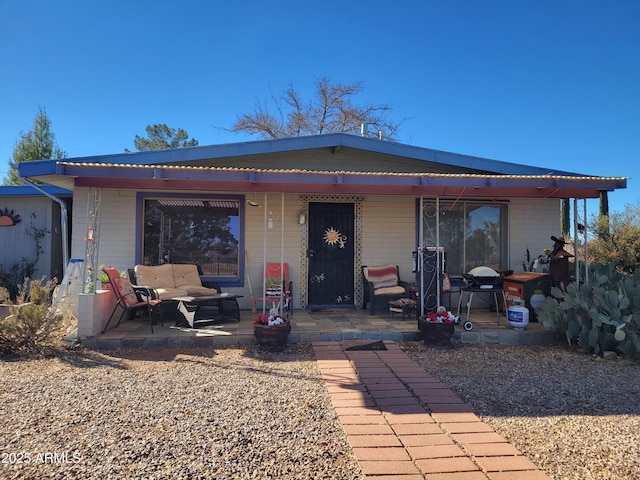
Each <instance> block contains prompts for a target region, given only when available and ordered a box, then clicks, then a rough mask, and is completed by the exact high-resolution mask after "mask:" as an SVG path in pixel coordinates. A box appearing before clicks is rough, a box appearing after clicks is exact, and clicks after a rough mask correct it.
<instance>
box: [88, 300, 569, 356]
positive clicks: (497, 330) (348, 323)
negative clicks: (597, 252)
mask: <svg viewBox="0 0 640 480" xmlns="http://www.w3.org/2000/svg"><path fill="white" fill-rule="evenodd" d="M255 316H256V314H253V313H251V311H250V310H241V311H240V322H238V321H236V320H229V321H223V322H219V323H215V324H213V325H210V326H207V327H204V328H199V329H191V328H184V327H176V326H175V325H174V323H173V322H165V324H164V326H161V325H154V333H151V328H150V326H149V323H148V321H147V320H145V321H142V320H131V321H125V322H123V323H121V324H120V325H119V326H118V327H117V328H112V329H110V330H108V331H107V332H105V333H104V334H100V335H97V336H95V337H92V338H88V339H84V340H82V345H83V346H85V347H87V348H90V349H99V350H114V349H121V348H140V347H142V348H164V347H216V346H221V345H236V344H240V345H242V344H253V343H255V341H256V340H255V337H254V335H253V325H252V321H253V319H254V318H255ZM470 320H471V321H472V322H473V324H474V327H473V330H471V331H464V329H463V328H462V326H461V325H458V326H456V333H455V334H454V336H453V339H452V341H453V343H471V344H500V345H548V344H552V343H556V340H555V333H554V332H552V331H548V330H545V329H544V328H543V326H542V325H541V324H539V323H537V322H531V323H529V325H528V327H527V329H525V330H514V329H511V328H508V327H507V325H506V317H505V316H504V315H501V316H500V325H497V324H496V313H495V312H490V311H489V310H481V309H478V310H474V311H472V312H471V316H470ZM291 326H292V329H291V333H290V335H289V343H297V342H331V341H336V342H337V341H343V340H392V341H396V342H404V341H416V340H421V336H420V332H419V331H418V326H417V321H416V320H415V319H413V318H409V317H407V318H406V320H404V321H403V320H402V317H401V315H399V314H394V316H393V318H392V317H391V314H390V313H388V312H380V313H379V314H377V315H369V311H368V310H360V309H355V310H348V309H344V310H342V311H335V312H331V313H329V312H325V313H315V312H311V311H309V310H295V312H294V314H293V317H292V321H291Z"/></svg>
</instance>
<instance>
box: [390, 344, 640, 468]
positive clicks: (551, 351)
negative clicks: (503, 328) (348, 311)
mask: <svg viewBox="0 0 640 480" xmlns="http://www.w3.org/2000/svg"><path fill="white" fill-rule="evenodd" d="M402 347H403V349H404V350H405V351H406V353H407V354H408V355H409V357H411V358H413V359H414V360H416V361H418V362H419V363H420V364H421V365H422V366H423V367H424V368H425V369H426V370H427V371H428V372H429V373H431V374H432V375H434V376H435V377H437V378H439V379H440V380H441V381H443V382H444V383H446V384H447V385H448V386H449V388H451V390H453V391H454V392H455V393H456V394H457V395H458V396H459V397H460V398H462V399H463V400H465V401H466V402H467V403H469V404H471V405H473V407H474V408H475V411H476V413H477V414H478V416H480V418H482V419H483V420H484V421H485V422H486V423H488V424H489V425H491V426H492V427H493V428H494V430H496V431H497V432H498V433H499V434H500V435H502V436H503V437H504V438H506V439H507V440H509V441H510V442H511V443H512V444H513V445H515V446H516V448H518V449H519V450H520V451H521V452H522V453H524V454H525V455H527V456H528V457H529V458H530V459H531V460H532V461H533V462H534V463H535V464H536V465H538V467H540V468H541V469H542V470H544V471H545V472H546V473H547V474H548V475H550V476H551V477H552V478H554V479H556V480H573V479H575V480H591V479H594V480H595V479H597V480H603V479H616V480H622V479H628V480H632V479H638V478H640V365H638V364H637V363H631V362H628V361H608V360H607V361H605V360H602V359H601V358H595V357H592V356H591V355H587V354H584V353H576V352H572V351H570V350H568V349H567V348H563V347H562V346H558V347H542V346H532V347H521V346H518V347H505V346H499V345H484V346H481V345H479V346H476V345H456V346H454V347H452V348H448V349H433V348H427V347H425V346H424V345H423V344H421V343H415V342H412V343H405V344H402Z"/></svg>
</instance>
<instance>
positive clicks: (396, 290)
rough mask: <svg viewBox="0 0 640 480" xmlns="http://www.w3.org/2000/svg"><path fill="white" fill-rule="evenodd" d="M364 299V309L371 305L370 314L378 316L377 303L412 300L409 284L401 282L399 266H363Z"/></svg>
mask: <svg viewBox="0 0 640 480" xmlns="http://www.w3.org/2000/svg"><path fill="white" fill-rule="evenodd" d="M362 277H363V294H364V295H363V299H362V309H363V310H365V309H366V308H367V303H368V304H369V314H370V315H375V314H376V302H381V301H383V302H385V304H387V305H388V303H389V300H398V299H399V298H410V295H411V289H410V288H409V284H408V283H407V282H404V281H402V280H400V271H399V270H398V266H397V265H380V266H374V267H368V266H366V265H362Z"/></svg>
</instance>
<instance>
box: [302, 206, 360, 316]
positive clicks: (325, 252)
mask: <svg viewBox="0 0 640 480" xmlns="http://www.w3.org/2000/svg"><path fill="white" fill-rule="evenodd" d="M354 243H355V235H354V204H353V203H321V202H310V203H309V238H308V247H309V248H308V250H307V258H308V262H309V266H308V272H309V276H308V279H307V292H308V295H309V298H308V301H307V303H308V308H314V307H316V308H328V307H336V306H343V307H344V306H349V307H350V308H352V307H353V306H354V305H355V303H354V298H353V297H354V282H353V268H354V266H353V265H354Z"/></svg>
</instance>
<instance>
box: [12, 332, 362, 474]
mask: <svg viewBox="0 0 640 480" xmlns="http://www.w3.org/2000/svg"><path fill="white" fill-rule="evenodd" d="M0 417H1V419H0V455H1V457H0V462H2V463H0V478H2V479H5V478H6V479H13V478H20V479H23V478H38V479H42V478H58V479H69V478H82V479H94V478H95V479H122V478H136V479H141V478H148V479H152V478H153V479H160V478H171V479H174V478H176V479H180V478H184V479H186V478H188V479H197V478H209V479H212V478H215V479H221V480H222V479H270V478H274V479H276V478H277V479H285V478H286V479H289V478H291V479H293V478H300V479H311V478H315V479H358V478H361V476H360V469H359V467H358V465H357V462H356V460H355V457H354V456H353V454H352V452H351V450H350V448H349V445H348V443H347V440H346V436H345V434H344V432H343V431H342V427H341V426H340V423H339V421H338V419H337V416H336V414H335V411H334V410H333V408H332V407H331V401H330V398H329V395H328V393H327V392H326V390H325V388H324V386H323V385H322V383H321V377H320V372H319V370H318V368H317V365H316V363H315V361H314V359H313V355H312V351H311V347H310V345H308V344H306V345H305V344H294V345H290V346H289V347H288V349H287V351H286V352H283V353H262V352H260V351H259V350H257V348H253V347H248V348H246V349H239V348H222V349H216V350H215V351H214V350H210V349H209V350H204V349H203V350H200V349H198V350H176V351H173V350H158V351H151V350H149V351H127V352H105V353H97V352H91V351H76V352H68V353H65V354H62V355H60V356H58V357H56V358H49V359H31V360H24V359H22V360H16V361H8V362H7V361H0ZM18 462H21V463H18Z"/></svg>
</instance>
